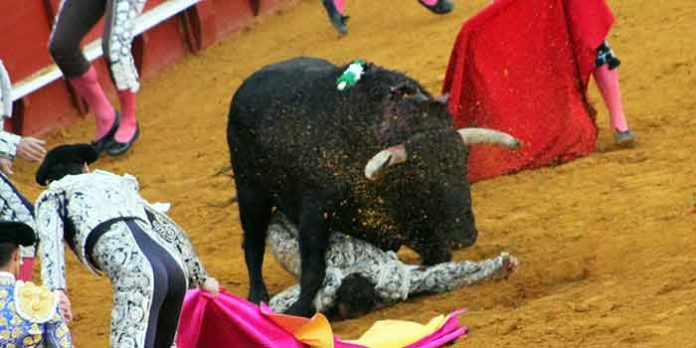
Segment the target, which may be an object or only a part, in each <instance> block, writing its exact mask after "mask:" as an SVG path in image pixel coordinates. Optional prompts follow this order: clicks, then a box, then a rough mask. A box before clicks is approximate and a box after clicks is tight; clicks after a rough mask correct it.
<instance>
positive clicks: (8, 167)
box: [0, 157, 14, 176]
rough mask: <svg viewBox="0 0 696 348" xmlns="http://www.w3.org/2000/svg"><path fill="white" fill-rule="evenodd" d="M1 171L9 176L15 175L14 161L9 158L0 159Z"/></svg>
mask: <svg viewBox="0 0 696 348" xmlns="http://www.w3.org/2000/svg"><path fill="white" fill-rule="evenodd" d="M0 171H2V172H3V173H5V175H7V176H10V175H13V174H14V172H13V171H12V160H11V159H9V158H5V157H0Z"/></svg>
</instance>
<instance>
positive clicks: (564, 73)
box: [442, 0, 614, 181]
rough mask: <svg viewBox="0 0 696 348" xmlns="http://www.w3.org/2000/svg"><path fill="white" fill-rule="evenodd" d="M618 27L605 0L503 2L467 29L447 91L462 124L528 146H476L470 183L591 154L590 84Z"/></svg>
mask: <svg viewBox="0 0 696 348" xmlns="http://www.w3.org/2000/svg"><path fill="white" fill-rule="evenodd" d="M613 22H614V16H613V15H612V13H611V11H610V10H609V7H608V6H607V4H606V3H605V1H604V0H498V1H496V2H495V3H493V4H491V5H489V6H488V7H486V8H485V9H483V10H482V11H481V12H480V13H479V14H477V15H476V16H474V17H473V18H471V19H470V20H469V21H467V22H465V23H464V25H463V26H462V29H461V31H460V32H459V35H458V37H457V41H456V42H455V44H454V47H453V49H452V54H451V57H450V62H449V66H448V68H447V75H446V76H445V82H444V85H443V88H442V90H443V93H450V101H449V109H450V112H451V113H452V116H453V118H454V122H455V125H456V126H457V127H458V128H459V127H469V126H477V127H487V128H493V129H497V130H502V131H505V132H508V133H510V134H512V135H514V136H515V137H517V138H519V139H521V140H522V141H523V142H524V146H523V148H522V149H521V150H519V151H510V150H507V149H501V148H495V147H488V146H474V147H472V150H471V156H470V158H469V172H468V174H469V178H470V180H471V181H476V180H481V179H485V178H490V177H493V176H496V175H500V174H505V173H511V172H515V171H519V170H522V169H527V168H535V167H540V166H543V165H548V164H554V163H559V162H564V161H569V160H572V159H574V158H577V157H580V156H584V155H587V154H589V153H590V152H592V150H593V149H594V145H595V141H596V138H597V129H596V127H595V124H594V113H595V112H594V110H593V109H592V107H591V106H590V105H589V104H588V102H587V100H586V92H587V84H588V81H589V78H590V74H591V73H592V71H593V70H594V64H595V63H594V61H595V54H596V53H595V52H596V49H597V48H598V47H599V45H600V44H601V43H602V41H603V40H604V39H605V38H606V36H607V34H608V32H609V29H610V27H611V25H612V24H613Z"/></svg>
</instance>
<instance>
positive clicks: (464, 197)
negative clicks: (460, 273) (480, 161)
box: [365, 82, 521, 263]
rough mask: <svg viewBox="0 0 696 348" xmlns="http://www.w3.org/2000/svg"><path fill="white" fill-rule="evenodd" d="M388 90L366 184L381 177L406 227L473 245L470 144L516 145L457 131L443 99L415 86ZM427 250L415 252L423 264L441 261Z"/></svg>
mask: <svg viewBox="0 0 696 348" xmlns="http://www.w3.org/2000/svg"><path fill="white" fill-rule="evenodd" d="M391 92H392V93H391V97H390V98H389V101H388V102H386V103H385V107H384V110H385V113H384V114H385V116H384V121H383V122H382V125H381V128H380V140H381V141H382V142H383V144H385V147H386V148H385V149H383V150H381V151H379V152H378V153H377V154H375V155H374V156H373V157H372V158H371V159H370V160H369V161H368V162H367V164H366V166H365V176H366V177H367V179H369V180H370V181H377V180H378V179H380V178H382V181H381V182H382V183H383V184H384V185H382V186H385V187H388V189H386V190H387V192H389V193H388V195H390V196H392V198H391V199H390V200H392V201H394V203H392V206H393V208H394V210H396V215H397V218H399V219H402V220H405V221H407V223H406V224H405V226H404V227H405V228H408V229H409V230H417V233H418V234H419V235H421V236H423V235H424V236H439V237H436V238H440V239H444V240H447V241H449V242H450V243H451V244H455V245H459V246H469V245H471V244H473V243H474V242H475V240H476V236H477V231H476V226H475V222H474V215H473V212H472V208H471V193H470V190H469V183H468V180H467V177H466V172H467V167H466V162H467V157H468V146H470V145H474V144H494V145H501V146H505V147H508V148H511V149H516V148H518V147H520V145H521V143H520V141H519V140H517V139H515V138H514V137H512V136H511V135H509V134H506V133H503V132H499V131H495V130H490V129H483V128H464V129H459V130H457V129H455V128H454V127H453V125H452V118H451V115H450V113H449V111H448V109H447V98H446V97H445V98H433V97H432V96H431V95H429V94H428V93H427V92H425V91H423V90H421V88H420V87H419V86H418V85H417V84H415V83H413V82H410V83H409V82H407V83H405V84H403V85H399V86H396V87H394V88H392V91H391ZM407 239H408V238H407ZM451 244H450V245H451ZM416 247H418V246H416ZM429 248H430V247H429V246H427V245H426V246H422V248H421V249H422V250H416V251H418V252H419V254H421V256H423V257H424V262H426V263H428V262H429V260H427V258H428V254H429V253H432V254H434V255H430V256H431V257H432V259H431V260H430V263H432V262H440V261H443V260H442V259H438V257H439V255H437V253H438V251H437V250H428V249H429Z"/></svg>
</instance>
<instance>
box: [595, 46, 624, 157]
mask: <svg viewBox="0 0 696 348" xmlns="http://www.w3.org/2000/svg"><path fill="white" fill-rule="evenodd" d="M619 64H621V61H619V59H618V58H616V56H615V55H614V52H613V51H612V50H611V48H610V47H609V45H608V44H607V43H606V42H604V43H602V45H601V46H600V47H599V48H598V49H597V60H596V66H597V68H596V69H595V70H594V72H593V75H594V79H595V81H596V82H597V87H599V91H600V92H601V94H602V99H603V100H604V104H605V105H606V106H607V109H608V110H609V118H610V120H611V127H612V129H614V132H615V139H616V142H617V144H628V143H630V142H632V141H633V138H634V136H633V132H632V131H631V130H630V129H629V128H628V124H627V122H626V114H625V113H624V108H623V103H622V102H621V88H620V85H619V72H618V70H617V68H618V66H619Z"/></svg>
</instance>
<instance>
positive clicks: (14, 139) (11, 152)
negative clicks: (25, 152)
mask: <svg viewBox="0 0 696 348" xmlns="http://www.w3.org/2000/svg"><path fill="white" fill-rule="evenodd" d="M3 123H4V122H3V120H2V118H1V117H0V127H2V126H3ZM20 140H22V137H20V136H19V135H15V134H12V133H10V132H6V131H4V130H2V128H0V157H4V158H9V159H11V160H14V159H15V156H17V145H19V141H20Z"/></svg>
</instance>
